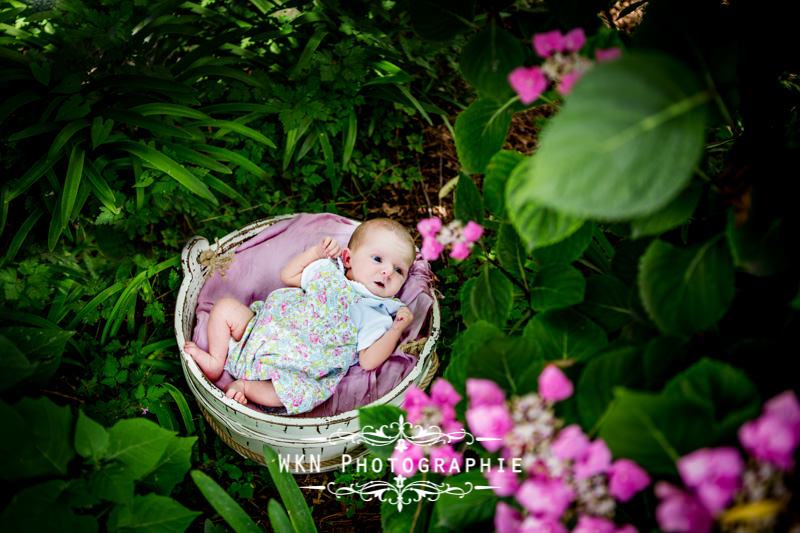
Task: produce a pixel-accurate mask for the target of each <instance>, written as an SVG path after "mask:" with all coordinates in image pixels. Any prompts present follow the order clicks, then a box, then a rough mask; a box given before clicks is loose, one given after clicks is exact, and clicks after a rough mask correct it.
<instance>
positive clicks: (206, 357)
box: [183, 341, 225, 381]
mask: <svg viewBox="0 0 800 533" xmlns="http://www.w3.org/2000/svg"><path fill="white" fill-rule="evenodd" d="M183 349H184V351H185V352H186V353H188V354H189V355H191V356H192V359H194V361H195V363H197V366H199V367H200V370H202V371H203V374H205V376H206V377H207V378H208V379H210V380H211V381H217V380H218V379H219V378H220V376H221V375H222V370H223V369H224V367H225V360H224V359H223V360H221V361H220V360H218V359H215V358H214V356H213V355H211V354H210V353H208V352H207V351H205V350H203V349H202V348H200V347H199V346H198V345H196V344H195V343H193V342H191V341H187V343H186V344H184V346H183Z"/></svg>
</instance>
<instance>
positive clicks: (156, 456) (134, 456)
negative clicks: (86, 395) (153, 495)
mask: <svg viewBox="0 0 800 533" xmlns="http://www.w3.org/2000/svg"><path fill="white" fill-rule="evenodd" d="M108 434H109V442H108V451H107V452H106V455H105V458H106V459H109V460H111V459H116V460H118V461H120V462H121V463H123V464H124V465H125V466H126V467H127V468H128V469H129V470H130V472H131V474H132V475H133V477H134V478H135V479H141V478H142V477H143V476H145V475H146V474H148V473H149V472H151V471H152V470H153V469H154V468H155V467H156V466H157V465H158V464H159V462H160V460H161V457H162V456H163V455H164V452H165V451H166V450H167V448H168V447H169V445H170V442H171V441H172V440H173V439H175V438H176V437H175V434H174V433H173V432H172V431H167V430H166V429H164V428H162V427H160V426H159V425H158V424H156V423H154V422H151V421H150V420H146V419H144V418H129V419H125V420H120V421H119V422H117V423H116V424H114V425H113V426H112V427H111V428H110V429H109V430H108Z"/></svg>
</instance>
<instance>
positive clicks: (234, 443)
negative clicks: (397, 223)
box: [175, 215, 440, 474]
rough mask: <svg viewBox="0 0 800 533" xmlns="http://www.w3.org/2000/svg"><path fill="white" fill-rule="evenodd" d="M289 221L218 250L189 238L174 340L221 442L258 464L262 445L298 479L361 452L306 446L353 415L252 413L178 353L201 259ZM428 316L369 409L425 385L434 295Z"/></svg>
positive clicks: (341, 446)
mask: <svg viewBox="0 0 800 533" xmlns="http://www.w3.org/2000/svg"><path fill="white" fill-rule="evenodd" d="M293 216H294V215H285V216H280V217H274V218H269V219H264V220H259V221H256V222H253V223H251V224H248V225H247V226H245V227H243V228H241V229H240V230H238V231H234V232H232V233H230V234H228V235H226V236H225V237H223V238H221V239H220V240H219V243H218V245H214V246H211V245H210V244H209V242H208V241H207V240H206V239H204V238H203V237H193V238H192V239H190V240H189V242H188V243H186V246H184V248H183V252H182V254H181V264H182V265H183V274H184V278H183V283H181V288H180V291H179V292H178V300H177V302H176V305H175V336H176V338H177V342H178V347H179V349H180V353H181V367H182V368H183V373H184V375H185V376H186V381H187V382H188V383H189V388H190V389H191V390H192V393H193V394H194V396H195V399H196V400H197V403H198V405H199V406H200V411H201V412H202V413H203V415H204V416H205V418H206V420H208V422H209V424H210V425H211V427H212V428H214V430H215V431H216V432H217V433H218V434H219V436H220V437H221V438H222V440H223V441H225V443H227V444H228V445H229V446H230V447H232V448H233V449H234V450H236V451H237V452H239V453H240V454H241V455H243V456H244V457H247V458H249V459H252V460H254V461H256V462H260V463H262V464H263V463H264V456H263V446H264V444H267V445H269V446H270V447H272V448H274V449H275V450H276V451H277V452H278V454H280V455H283V456H284V457H286V458H287V459H288V460H289V465H290V469H291V470H292V471H293V473H295V474H302V473H307V472H309V471H314V472H316V471H320V472H325V471H329V470H334V469H336V468H337V467H338V466H340V464H341V457H342V455H343V454H345V453H346V454H348V455H350V456H351V457H352V458H353V459H355V458H356V457H358V456H360V455H363V454H365V453H366V450H364V449H363V447H362V446H360V444H359V443H358V442H354V441H352V439H350V440H348V439H347V438H345V437H340V438H328V439H327V441H326V442H325V443H323V444H319V442H317V443H314V442H311V441H312V440H313V439H317V440H319V439H320V438H322V437H326V436H327V435H331V434H333V433H335V432H337V431H340V432H342V433H352V432H356V431H358V429H359V423H358V411H357V410H352V411H346V412H344V413H340V414H338V415H334V416H329V417H324V418H299V417H291V416H280V415H270V414H266V413H262V412H259V411H255V410H253V409H251V408H250V407H246V406H243V405H241V404H239V403H238V402H236V401H234V400H232V399H230V398H227V397H225V394H224V393H223V392H222V391H221V390H220V389H219V388H217V387H216V386H215V385H214V384H213V383H211V382H210V381H209V380H208V378H206V377H205V375H203V372H202V371H201V370H200V368H199V367H198V366H197V364H196V363H195V362H194V360H193V359H192V357H191V356H190V355H189V354H187V353H186V352H184V351H183V346H184V344H185V341H186V339H191V338H192V328H193V327H194V324H195V310H196V308H197V300H198V296H199V294H200V290H201V289H202V288H203V283H204V281H205V278H204V275H205V274H206V273H207V272H208V270H209V267H206V266H203V265H201V264H200V262H199V257H200V254H201V253H203V252H204V251H206V250H210V249H212V248H214V250H215V251H216V253H217V254H218V255H222V254H225V253H226V252H229V251H232V250H233V249H235V248H236V247H237V246H239V245H240V244H242V243H244V242H245V241H247V240H248V239H250V238H252V237H254V236H256V235H258V234H259V233H260V232H261V231H263V230H264V229H265V228H266V227H267V226H269V225H271V224H273V223H275V222H277V221H279V220H284V219H287V218H292V217H293ZM431 312H432V316H431V331H430V334H429V336H428V339H427V341H426V342H425V345H424V346H423V348H422V351H421V352H420V354H419V359H418V360H417V363H416V364H415V366H414V368H413V369H412V370H411V372H410V373H409V374H408V375H407V376H406V377H405V378H404V379H403V380H402V381H401V382H400V383H398V384H397V385H396V386H395V387H394V388H393V389H392V390H391V391H389V393H388V394H386V395H385V396H383V397H381V398H380V399H378V400H377V401H375V402H373V403H371V404H370V405H380V404H391V405H400V403H401V402H402V399H403V395H404V393H405V391H406V389H408V387H409V386H410V385H411V384H412V383H414V384H416V385H417V386H419V387H420V388H423V389H424V388H426V387H427V386H428V385H429V384H430V381H431V380H432V379H433V376H434V374H435V372H436V369H437V368H438V366H439V362H438V358H437V357H436V354H435V352H434V351H433V350H434V347H435V345H436V340H437V339H438V337H439V326H440V322H439V305H438V302H437V301H436V297H435V296H434V299H433V306H432V308H431ZM301 457H302V459H301ZM296 459H299V460H296ZM317 466H318V467H319V469H318V470H317Z"/></svg>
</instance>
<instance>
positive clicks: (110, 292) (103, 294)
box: [67, 282, 125, 329]
mask: <svg viewBox="0 0 800 533" xmlns="http://www.w3.org/2000/svg"><path fill="white" fill-rule="evenodd" d="M123 288H125V284H124V283H122V282H117V283H115V284H113V285H111V286H110V287H106V288H105V289H103V290H102V291H100V293H98V294H97V295H96V296H95V297H94V298H92V299H91V300H89V302H88V303H87V304H86V305H84V306H83V307H82V308H81V310H80V311H78V313H77V314H76V315H75V317H74V318H73V319H72V320H71V321H70V323H69V324H68V325H67V329H75V326H77V325H78V323H79V322H80V321H81V320H82V319H83V317H85V316H86V315H88V314H89V313H91V312H92V310H94V309H95V308H96V307H97V306H98V305H100V304H101V303H103V302H104V301H106V300H108V299H109V298H110V297H112V296H114V295H115V294H116V293H118V292H119V291H121V290H122V289H123Z"/></svg>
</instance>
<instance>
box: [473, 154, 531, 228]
mask: <svg viewBox="0 0 800 533" xmlns="http://www.w3.org/2000/svg"><path fill="white" fill-rule="evenodd" d="M524 158H525V156H524V155H522V154H520V153H518V152H512V151H510V150H500V151H499V152H497V153H496V154H495V155H494V156H492V158H491V159H490V160H489V165H488V167H487V168H486V176H484V178H483V205H484V207H486V210H487V211H489V212H490V213H492V214H493V215H495V216H497V217H501V216H503V213H504V212H505V209H506V207H505V204H506V200H505V198H506V182H507V181H508V176H510V175H511V171H512V170H514V167H515V166H517V165H518V164H519V162H520V161H522V160H523V159H524Z"/></svg>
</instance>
